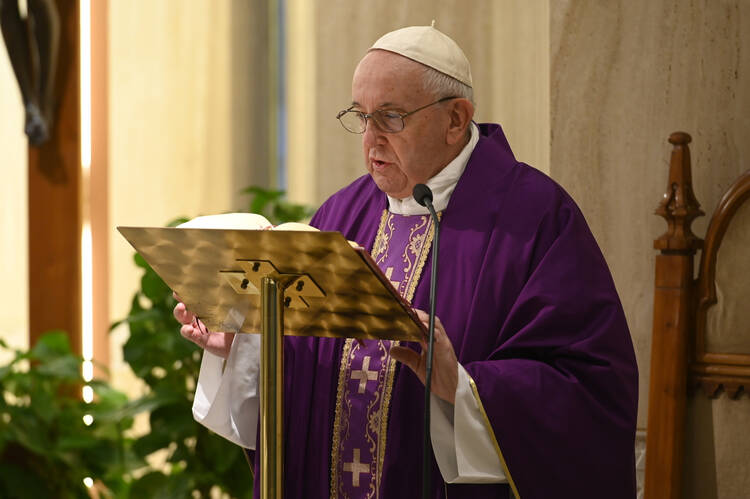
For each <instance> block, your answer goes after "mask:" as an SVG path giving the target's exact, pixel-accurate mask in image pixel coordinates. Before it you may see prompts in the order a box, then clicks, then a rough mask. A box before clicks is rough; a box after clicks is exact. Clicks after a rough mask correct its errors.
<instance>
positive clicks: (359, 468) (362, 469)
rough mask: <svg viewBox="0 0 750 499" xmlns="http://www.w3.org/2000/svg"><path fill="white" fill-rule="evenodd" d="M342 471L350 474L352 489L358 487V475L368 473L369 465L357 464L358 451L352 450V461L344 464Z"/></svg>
mask: <svg viewBox="0 0 750 499" xmlns="http://www.w3.org/2000/svg"><path fill="white" fill-rule="evenodd" d="M344 471H349V472H351V474H352V487H359V474H360V473H369V472H370V465H369V464H365V463H360V462H359V449H354V459H352V462H351V463H344Z"/></svg>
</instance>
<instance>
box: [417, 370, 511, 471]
mask: <svg viewBox="0 0 750 499" xmlns="http://www.w3.org/2000/svg"><path fill="white" fill-rule="evenodd" d="M430 412H431V417H430V435H431V437H432V448H433V450H434V452H435V460H436V461H437V463H438V467H439V468H440V474H441V475H443V480H445V482H446V483H507V481H508V480H507V478H506V477H505V472H504V471H503V466H502V464H501V462H500V458H499V457H498V454H497V451H496V450H495V447H494V445H493V443H492V435H490V433H489V431H490V430H489V429H488V428H487V425H486V424H485V421H484V418H483V417H482V413H481V411H480V408H479V405H478V403H477V400H476V398H475V397H474V394H473V391H472V389H471V381H470V376H469V374H468V373H467V372H466V369H464V367H463V366H462V365H461V364H458V386H457V388H456V401H455V404H450V403H449V402H446V401H444V400H442V399H441V398H439V397H436V396H435V395H434V394H433V395H431V397H430Z"/></svg>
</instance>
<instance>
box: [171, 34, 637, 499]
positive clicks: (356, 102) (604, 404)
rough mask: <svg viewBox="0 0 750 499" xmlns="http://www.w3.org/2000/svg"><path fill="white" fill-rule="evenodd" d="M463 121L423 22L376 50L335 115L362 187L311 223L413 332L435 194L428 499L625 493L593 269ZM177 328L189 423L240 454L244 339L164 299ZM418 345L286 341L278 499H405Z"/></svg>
mask: <svg viewBox="0 0 750 499" xmlns="http://www.w3.org/2000/svg"><path fill="white" fill-rule="evenodd" d="M473 115H474V102H473V91H472V77H471V70H470V66H469V61H468V60H467V58H466V56H465V55H464V53H463V51H462V50H461V49H460V48H459V46H458V45H457V44H456V43H455V42H454V41H453V40H452V39H451V38H449V37H448V36H446V35H445V34H443V33H442V32H440V31H438V30H437V29H436V28H434V26H414V27H408V28H403V29H400V30H397V31H394V32H391V33H388V34H386V35H384V36H383V37H381V38H380V39H379V40H377V41H376V42H375V44H374V45H373V46H372V47H371V48H370V49H369V50H368V51H367V53H366V54H365V56H364V57H363V58H362V60H361V61H360V63H359V65H358V66H357V68H356V70H355V72H354V77H353V80H352V100H351V102H350V104H349V105H348V106H347V107H346V108H345V109H343V110H342V111H341V112H339V113H338V115H337V118H338V119H339V121H340V122H341V125H342V126H343V128H344V129H345V130H346V131H348V132H351V133H354V134H360V135H361V136H362V149H363V156H364V162H365V167H366V169H367V174H366V175H364V176H362V177H360V178H359V179H357V180H356V181H354V182H353V183H352V184H350V185H349V186H347V187H344V188H343V189H342V190H340V191H339V192H337V193H336V194H334V195H333V196H331V197H330V198H329V199H328V200H327V201H326V202H325V203H324V204H323V205H322V206H321V207H320V209H319V210H318V212H317V213H316V214H315V216H314V217H313V219H312V221H311V225H313V226H315V227H317V228H319V229H320V230H325V231H340V232H341V233H342V234H343V235H344V236H345V237H346V238H347V239H349V240H352V241H356V242H357V243H359V244H360V245H362V246H364V247H366V248H367V249H368V250H369V251H370V252H371V254H372V257H373V258H374V259H375V261H376V262H377V264H378V266H379V267H380V268H381V269H382V271H383V273H384V274H385V276H386V277H387V278H388V279H389V280H390V281H391V283H392V284H393V286H394V287H395V288H396V289H398V291H399V292H400V293H401V294H402V296H403V297H404V298H405V299H406V300H407V301H409V302H410V303H411V304H412V306H413V307H414V308H415V309H418V310H420V312H419V313H420V318H421V319H422V320H423V321H425V322H426V321H427V315H426V314H424V313H423V312H421V310H426V309H427V308H428V306H429V289H430V275H429V272H425V269H429V268H430V266H431V263H432V256H431V252H430V248H431V242H432V238H433V235H434V227H433V225H432V222H431V220H430V217H429V216H428V215H427V211H426V209H425V208H423V207H422V206H420V205H419V204H417V203H416V201H415V200H414V199H413V197H412V195H411V193H412V189H413V188H414V186H415V185H416V184H418V183H424V184H426V185H427V186H428V187H430V189H431V190H432V192H433V196H434V200H433V203H434V205H435V208H436V210H438V211H439V213H440V218H441V220H440V224H441V239H440V251H439V255H440V262H439V265H440V266H439V269H440V270H439V272H440V286H439V288H438V292H437V315H438V317H439V320H438V321H437V326H436V331H435V337H436V340H435V353H434V361H433V362H434V363H433V379H432V390H433V395H432V400H431V410H432V421H431V432H432V447H433V455H432V456H430V460H431V462H432V466H433V473H432V483H431V484H430V490H429V495H430V497H435V498H443V497H473V498H476V499H480V498H489V497H493V498H495V497H511V496H515V497H522V498H581V497H607V498H633V497H635V464H634V439H635V422H636V413H637V386H638V374H637V367H636V363H635V355H634V352H633V346H632V341H631V338H630V334H629V331H628V327H627V324H626V321H625V316H624V314H623V310H622V306H621V304H620V301H619V298H618V296H617V292H616V290H615V286H614V283H613V281H612V278H611V275H610V273H609V270H608V268H607V264H606V262H605V261H604V258H603V256H602V254H601V251H600V250H599V248H598V246H597V244H596V241H595V240H594V238H593V236H592V234H591V232H590V230H589V228H588V226H587V224H586V221H585V220H584V217H583V215H582V214H581V212H580V210H579V209H578V207H577V206H576V204H575V202H574V201H573V200H572V199H571V198H570V196H569V195H568V194H567V193H566V192H565V191H564V190H563V189H562V187H560V186H559V185H557V184H556V183H555V182H554V181H552V180H551V179H550V178H548V177H547V176H545V175H544V174H543V173H541V172H539V171H537V170H535V169H534V168H532V167H530V166H528V165H526V164H523V163H520V162H518V161H516V159H515V158H514V156H513V153H512V151H511V149H510V146H509V145H508V142H507V140H506V138H505V136H504V134H503V131H502V128H501V127H500V126H499V125H497V124H476V123H474V122H473V121H472V118H473ZM175 317H176V318H177V319H178V320H179V321H180V323H181V324H182V327H181V333H182V335H183V336H185V337H186V338H188V339H190V340H192V341H194V342H196V343H198V344H199V345H200V346H201V347H203V348H204V349H205V352H204V356H203V362H202V366H201V372H200V377H199V383H198V387H197V390H196V396H195V403H194V407H193V413H194V415H195V417H196V419H197V420H199V421H201V422H202V423H203V424H205V425H206V426H207V427H209V428H211V429H212V430H214V431H215V432H217V433H219V434H220V435H223V436H224V437H225V438H228V439H230V440H232V441H233V442H236V443H237V444H238V445H241V446H242V447H244V448H246V449H248V453H249V455H250V456H251V457H253V458H254V455H255V453H254V451H253V450H254V449H255V448H256V441H257V424H258V387H257V377H258V363H259V360H258V349H259V338H258V335H236V336H235V335H233V334H232V333H219V332H210V333H209V332H207V331H206V330H205V329H203V328H201V327H198V325H197V323H196V320H195V317H194V316H193V315H192V314H191V313H190V312H189V311H187V310H186V309H185V306H184V305H183V304H182V303H180V304H178V305H177V307H176V308H175ZM423 346H424V345H419V344H411V343H399V342H396V341H393V342H391V341H376V340H367V341H361V342H358V341H354V340H351V339H332V338H298V337H287V338H286V339H285V351H284V355H285V373H284V376H285V391H284V400H285V421H286V422H287V424H286V425H285V435H284V439H285V459H286V462H285V476H286V477H287V481H286V483H285V494H286V497H289V498H292V497H294V498H297V497H300V498H302V497H306V498H322V497H334V498H345V497H346V498H365V497H367V498H370V497H372V498H415V497H420V496H421V495H422V482H421V478H420V477H421V462H422V452H423V449H422V414H423V411H424V396H423V393H424V386H423V383H424V371H425V369H424V364H425V353H424V349H423ZM254 467H255V470H256V476H257V471H258V467H259V463H258V460H257V459H255V464H254ZM256 495H257V485H256Z"/></svg>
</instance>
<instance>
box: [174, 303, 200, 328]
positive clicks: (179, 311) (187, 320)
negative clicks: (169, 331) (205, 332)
mask: <svg viewBox="0 0 750 499" xmlns="http://www.w3.org/2000/svg"><path fill="white" fill-rule="evenodd" d="M172 314H173V315H174V318H175V319H177V321H178V322H179V323H180V324H192V322H193V320H195V315H194V314H193V313H192V312H190V311H189V310H188V309H187V308H186V307H185V304H184V303H182V302H179V303H177V305H175V307H174V310H173V311H172Z"/></svg>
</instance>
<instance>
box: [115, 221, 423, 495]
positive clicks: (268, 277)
mask: <svg viewBox="0 0 750 499" xmlns="http://www.w3.org/2000/svg"><path fill="white" fill-rule="evenodd" d="M118 230H119V231H120V233H121V234H122V235H123V236H124V237H125V239H127V240H128V242H129V243H130V244H131V245H132V246H133V248H135V250H136V251H138V253H140V254H141V256H143V258H144V259H145V260H146V261H147V262H148V264H149V265H151V267H152V268H153V269H154V271H155V272H156V273H157V274H158V275H159V276H160V277H161V278H162V279H163V280H164V282H165V283H166V284H167V285H168V286H169V287H170V288H172V290H174V291H176V292H177V294H178V295H179V296H180V298H181V299H182V300H183V302H184V303H185V305H186V306H187V308H188V309H189V310H190V311H192V312H193V313H194V314H195V315H196V316H197V317H198V318H199V319H200V320H201V321H202V322H203V323H204V324H205V325H206V327H207V328H208V330H209V331H229V332H237V333H260V334H261V335H262V336H261V373H260V433H261V434H260V468H261V473H260V475H261V476H260V496H261V498H263V499H271V498H273V499H281V498H282V497H283V495H284V494H283V483H284V482H283V472H284V455H283V449H284V426H283V414H284V413H283V407H284V401H283V397H284V379H283V373H284V355H283V354H284V343H283V338H284V334H288V335H295V336H322V337H334V338H361V339H381V340H386V339H387V340H403V341H419V340H420V339H422V338H423V337H424V336H425V335H426V330H425V328H424V326H423V325H422V323H421V322H420V321H419V319H418V318H417V316H416V314H415V313H414V311H413V310H412V309H411V307H410V306H409V304H408V303H407V302H406V301H405V300H404V299H403V298H402V297H401V295H400V294H399V293H398V291H397V290H396V289H394V288H393V286H392V285H391V284H390V282H389V281H388V279H387V278H386V277H385V276H384V275H383V274H382V272H381V271H380V269H379V268H378V266H377V265H376V264H375V262H374V261H373V259H372V258H371V257H370V255H369V254H368V253H367V251H365V250H364V249H361V248H353V247H352V246H351V245H350V244H349V243H348V242H347V241H346V239H344V236H342V235H341V234H340V233H338V232H298V231H273V230H266V231H257V230H229V229H194V228H161V227H159V228H156V227H118Z"/></svg>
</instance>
